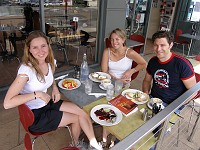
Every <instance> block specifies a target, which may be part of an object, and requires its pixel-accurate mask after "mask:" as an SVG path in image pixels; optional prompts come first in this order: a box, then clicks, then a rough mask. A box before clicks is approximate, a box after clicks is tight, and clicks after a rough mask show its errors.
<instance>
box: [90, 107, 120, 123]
mask: <svg viewBox="0 0 200 150" xmlns="http://www.w3.org/2000/svg"><path fill="white" fill-rule="evenodd" d="M90 116H91V118H92V119H93V120H94V121H95V122H96V123H98V124H100V125H103V126H114V125H116V124H118V123H119V122H120V121H121V120H122V113H121V111H120V110H119V109H117V108H116V107H114V106H112V105H108V104H101V105H97V106H95V107H93V108H92V110H91V111H90Z"/></svg>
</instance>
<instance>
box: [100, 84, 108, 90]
mask: <svg viewBox="0 0 200 150" xmlns="http://www.w3.org/2000/svg"><path fill="white" fill-rule="evenodd" d="M99 87H100V88H101V89H102V90H107V89H106V88H105V87H104V86H103V85H102V84H99Z"/></svg>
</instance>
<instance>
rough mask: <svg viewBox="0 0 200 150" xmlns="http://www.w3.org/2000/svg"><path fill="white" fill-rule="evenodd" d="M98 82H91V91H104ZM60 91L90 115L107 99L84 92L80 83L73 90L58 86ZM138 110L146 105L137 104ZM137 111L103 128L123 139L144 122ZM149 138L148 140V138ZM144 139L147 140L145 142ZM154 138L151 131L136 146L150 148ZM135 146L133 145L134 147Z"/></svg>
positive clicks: (105, 102)
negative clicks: (95, 107)
mask: <svg viewBox="0 0 200 150" xmlns="http://www.w3.org/2000/svg"><path fill="white" fill-rule="evenodd" d="M99 84H100V83H96V82H93V86H92V93H106V91H105V90H102V89H100V88H99ZM60 91H61V93H62V94H64V96H65V97H66V98H67V99H68V100H70V101H72V102H73V103H75V104H77V105H78V106H80V107H82V108H83V110H84V111H86V112H87V113H88V115H90V111H91V109H92V108H93V107H94V106H96V105H99V104H107V103H108V101H107V100H106V98H105V96H101V98H96V97H95V96H93V95H87V94H86V93H85V89H84V85H83V84H81V86H80V87H79V88H77V89H74V90H64V89H61V88H60ZM138 107H139V110H140V109H142V108H146V107H147V105H146V104H143V105H139V106H138ZM139 110H138V111H137V112H135V113H133V114H131V115H130V116H128V117H125V116H123V119H122V121H121V122H120V123H118V124H117V125H114V126H110V127H107V126H103V128H105V129H107V130H108V131H109V132H110V133H111V134H112V135H114V136H115V137H116V138H118V139H119V140H123V139H124V138H125V137H126V136H128V135H129V134H130V133H132V132H133V131H135V130H136V129H137V128H139V127H140V126H141V125H143V124H144V123H145V121H143V120H142V113H141V112H140V111H139ZM149 139H150V140H149ZM145 141H148V142H147V143H145ZM155 141H156V138H154V136H153V133H151V134H149V135H147V136H146V137H144V139H143V140H141V141H140V142H138V144H136V147H138V146H140V145H143V144H144V143H145V144H144V147H145V149H146V148H147V147H148V148H150V147H151V146H152V145H153V143H155ZM134 148H135V147H134Z"/></svg>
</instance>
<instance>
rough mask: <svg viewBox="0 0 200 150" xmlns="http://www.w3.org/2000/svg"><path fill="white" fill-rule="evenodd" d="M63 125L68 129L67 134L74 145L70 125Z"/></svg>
mask: <svg viewBox="0 0 200 150" xmlns="http://www.w3.org/2000/svg"><path fill="white" fill-rule="evenodd" d="M65 127H66V128H67V129H68V131H69V135H70V137H71V140H72V146H75V142H74V138H73V135H72V131H71V127H70V126H69V125H66V126H65Z"/></svg>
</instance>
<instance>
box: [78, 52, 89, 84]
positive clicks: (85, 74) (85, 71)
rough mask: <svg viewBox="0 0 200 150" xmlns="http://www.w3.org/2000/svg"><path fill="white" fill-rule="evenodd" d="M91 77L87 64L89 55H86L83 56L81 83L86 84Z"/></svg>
mask: <svg viewBox="0 0 200 150" xmlns="http://www.w3.org/2000/svg"><path fill="white" fill-rule="evenodd" d="M88 76H89V67H88V63H87V55H86V53H84V55H83V62H82V64H81V76H80V81H81V83H83V84H84V83H85V80H87V79H88Z"/></svg>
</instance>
